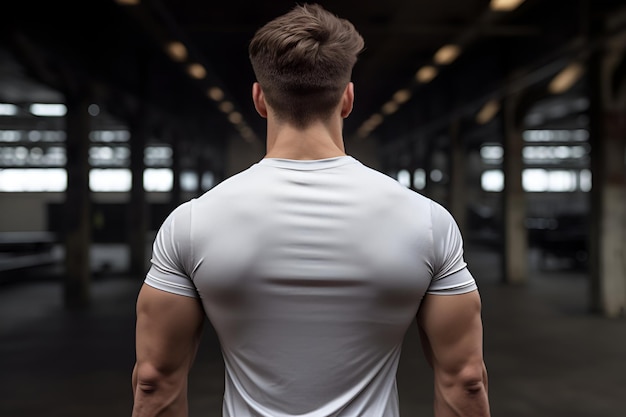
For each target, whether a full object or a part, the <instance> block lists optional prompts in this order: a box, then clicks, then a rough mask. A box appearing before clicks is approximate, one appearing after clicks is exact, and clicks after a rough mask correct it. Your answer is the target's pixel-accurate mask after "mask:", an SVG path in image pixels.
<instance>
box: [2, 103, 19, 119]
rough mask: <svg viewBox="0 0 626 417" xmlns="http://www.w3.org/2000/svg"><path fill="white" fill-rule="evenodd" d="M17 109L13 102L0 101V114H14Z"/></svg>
mask: <svg viewBox="0 0 626 417" xmlns="http://www.w3.org/2000/svg"><path fill="white" fill-rule="evenodd" d="M18 110H19V109H18V107H17V106H16V105H15V104H8V103H0V116H15V115H16V114H17V112H18Z"/></svg>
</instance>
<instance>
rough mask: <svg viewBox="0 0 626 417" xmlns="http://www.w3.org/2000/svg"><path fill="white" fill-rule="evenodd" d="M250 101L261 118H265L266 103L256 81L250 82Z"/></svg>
mask: <svg viewBox="0 0 626 417" xmlns="http://www.w3.org/2000/svg"><path fill="white" fill-rule="evenodd" d="M252 101H253V103H254V108H255V109H256V111H257V113H259V115H260V116H261V117H263V118H267V104H266V103H265V96H264V94H263V90H262V89H261V85H260V84H259V83H258V82H255V83H254V84H252Z"/></svg>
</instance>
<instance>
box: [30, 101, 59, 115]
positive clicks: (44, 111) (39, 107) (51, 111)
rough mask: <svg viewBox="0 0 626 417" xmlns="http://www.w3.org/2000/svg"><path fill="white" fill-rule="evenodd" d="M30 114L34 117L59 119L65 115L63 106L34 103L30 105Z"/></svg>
mask: <svg viewBox="0 0 626 417" xmlns="http://www.w3.org/2000/svg"><path fill="white" fill-rule="evenodd" d="M30 112H31V113H32V114H33V115H35V116H42V117H61V116H65V114H66V113H67V107H65V104H44V103H34V104H31V105H30Z"/></svg>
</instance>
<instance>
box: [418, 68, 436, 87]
mask: <svg viewBox="0 0 626 417" xmlns="http://www.w3.org/2000/svg"><path fill="white" fill-rule="evenodd" d="M436 76H437V68H435V67H433V66H431V65H427V66H425V67H422V68H421V69H420V70H419V71H417V74H415V78H416V79H417V81H419V82H420V83H424V84H425V83H429V82H431V81H432V80H433V78H435V77H436Z"/></svg>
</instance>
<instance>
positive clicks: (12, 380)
mask: <svg viewBox="0 0 626 417" xmlns="http://www.w3.org/2000/svg"><path fill="white" fill-rule="evenodd" d="M466 258H467V261H468V263H469V265H470V268H471V270H472V272H473V273H474V275H475V276H476V279H477V280H478V283H479V286H480V289H481V293H482V298H483V308H484V325H485V357H486V362H487V367H488V371H489V376H490V382H489V384H490V399H491V407H492V415H493V416H506V417H530V416H532V417H537V416H539V417H565V416H567V417H624V416H626V320H625V319H616V320H609V319H605V318H602V317H599V316H595V315H592V314H589V313H588V311H587V298H586V297H587V296H586V290H587V284H586V275H585V274H584V273H583V272H580V271H578V272H577V271H559V270H553V271H537V270H534V271H532V273H531V277H530V282H529V283H528V285H526V286H523V287H509V286H505V285H502V284H500V282H499V277H498V270H499V268H498V262H497V257H496V256H495V255H494V254H493V253H490V252H489V251H488V250H484V249H473V250H472V249H470V250H468V252H467V256H466ZM45 275H46V271H45V270H44V271H38V272H37V275H36V277H39V278H42V277H43V278H45ZM140 281H141V279H140V278H135V279H132V278H129V277H123V276H119V275H116V276H106V275H105V276H100V277H98V278H95V279H94V282H93V292H92V299H93V301H92V305H91V307H90V308H89V309H88V310H86V311H83V312H72V311H66V310H65V309H64V308H63V303H62V287H61V286H60V284H59V283H58V281H56V280H53V279H50V278H48V279H39V280H33V279H32V277H30V278H29V277H28V276H27V275H26V274H25V275H24V279H23V280H22V283H20V284H13V285H4V286H2V287H0V416H2V417H35V416H37V417H39V416H43V415H45V416H46V417H84V416H90V417H100V416H107V417H111V416H124V415H128V416H129V415H130V410H131V406H132V393H131V387H130V374H131V370H132V367H133V363H134V302H135V298H136V294H137V290H138V288H139V285H140ZM398 385H399V391H400V402H401V413H402V416H403V417H414V416H415V417H418V416H432V408H431V401H432V388H431V375H430V371H429V369H428V367H427V365H426V364H425V362H424V360H423V358H422V355H421V350H420V347H419V341H418V337H417V330H416V328H415V327H413V328H411V330H410V332H409V333H408V334H407V337H406V342H405V346H404V350H403V356H402V360H401V365H400V369H399V371H398ZM222 387H223V367H222V361H221V356H220V352H219V347H218V346H217V340H216V338H215V335H214V334H213V332H212V330H211V328H210V327H207V330H206V332H205V334H204V339H203V342H202V348H201V352H200V353H199V355H198V358H197V362H196V364H195V367H194V369H193V370H192V374H191V376H190V388H189V389H190V416H192V417H194V416H198V417H199V416H203V417H219V416H220V408H221V394H222V392H221V390H222Z"/></svg>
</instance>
